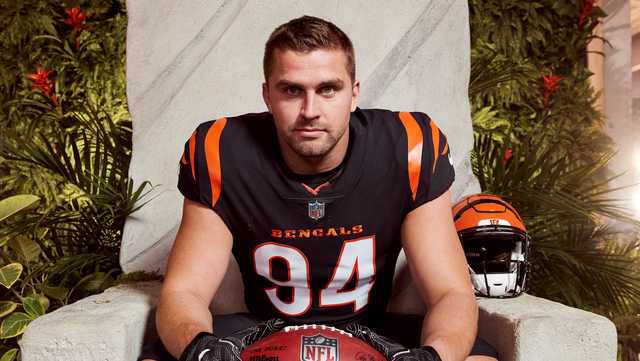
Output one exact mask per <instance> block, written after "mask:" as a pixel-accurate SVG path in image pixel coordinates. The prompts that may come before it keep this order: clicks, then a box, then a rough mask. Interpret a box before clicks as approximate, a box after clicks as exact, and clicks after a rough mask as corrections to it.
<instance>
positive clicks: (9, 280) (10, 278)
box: [0, 263, 22, 288]
mask: <svg viewBox="0 0 640 361" xmlns="http://www.w3.org/2000/svg"><path fill="white" fill-rule="evenodd" d="M21 274H22V265H21V264H20V263H10V264H8V265H6V266H4V267H2V268H0V284H1V285H3V286H5V287H6V288H11V286H13V284H14V283H16V281H17V280H18V279H19V278H20V275H21Z"/></svg>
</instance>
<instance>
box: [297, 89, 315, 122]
mask: <svg viewBox="0 0 640 361" xmlns="http://www.w3.org/2000/svg"><path fill="white" fill-rule="evenodd" d="M300 115H302V116H303V117H304V118H306V119H313V118H315V117H317V116H318V104H317V97H316V94H315V93H314V92H307V93H306V95H305V97H304V102H303V103H302V108H301V109H300Z"/></svg>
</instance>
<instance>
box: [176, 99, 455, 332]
mask: <svg viewBox="0 0 640 361" xmlns="http://www.w3.org/2000/svg"><path fill="white" fill-rule="evenodd" d="M349 127H350V128H349V129H350V131H349V148H348V151H347V155H346V158H345V160H344V162H343V165H342V168H341V170H340V172H337V173H336V174H335V176H333V177H332V178H331V179H330V180H329V181H327V182H325V183H322V184H320V185H315V186H310V185H308V184H305V183H303V182H300V181H299V177H296V176H295V174H293V173H292V172H291V170H290V169H289V168H288V167H287V166H286V164H285V162H284V160H283V158H282V154H281V152H280V148H279V146H278V141H277V135H276V130H275V126H274V122H273V118H272V115H271V114H270V113H258V114H246V115H242V116H237V117H229V118H221V119H217V120H215V121H208V122H205V123H202V124H200V125H199V126H198V127H197V129H196V130H195V131H194V132H193V134H192V136H191V137H190V139H189V140H188V141H187V142H186V144H185V148H184V153H183V155H182V158H181V160H180V174H179V181H178V188H179V190H180V191H181V192H182V194H183V195H184V196H185V197H187V198H189V199H191V200H193V201H196V202H201V203H202V204H204V205H206V206H208V207H210V208H211V209H213V210H214V211H215V212H216V213H217V214H218V215H219V216H220V217H221V218H222V220H223V221H224V222H225V224H226V225H227V227H228V228H229V230H230V231H231V234H232V235H233V254H234V256H235V258H236V260H237V261H238V264H239V266H240V270H241V273H242V278H243V282H244V289H245V301H246V305H247V308H248V309H249V311H250V312H252V313H253V314H255V315H256V316H258V317H261V318H270V317H281V318H284V319H286V320H287V321H289V322H291V323H330V324H339V323H343V322H350V321H359V322H363V323H368V322H369V321H370V320H371V319H372V316H373V315H376V314H378V315H379V314H380V313H381V312H384V311H385V309H386V306H387V301H388V299H389V294H390V288H391V282H392V279H393V274H394V269H395V264H396V259H397V256H398V253H399V251H400V249H401V242H400V227H401V224H402V221H403V219H404V217H405V215H406V214H407V213H408V212H410V211H411V210H413V209H415V208H416V207H418V206H420V205H422V204H424V203H426V202H428V201H430V200H432V199H435V198H437V197H438V196H439V195H441V194H442V193H444V192H445V191H446V190H447V189H449V187H450V185H451V183H452V182H453V179H454V171H453V167H452V165H451V161H450V157H449V145H448V143H447V140H446V137H445V136H444V134H443V133H442V132H441V131H440V130H439V129H438V127H437V126H436V124H435V122H434V121H433V120H431V119H430V118H429V117H428V116H427V115H426V114H424V113H418V112H391V111H387V110H379V109H357V110H356V111H355V112H353V113H351V117H350V121H349ZM424 232H429V230H428V229H425V230H424Z"/></svg>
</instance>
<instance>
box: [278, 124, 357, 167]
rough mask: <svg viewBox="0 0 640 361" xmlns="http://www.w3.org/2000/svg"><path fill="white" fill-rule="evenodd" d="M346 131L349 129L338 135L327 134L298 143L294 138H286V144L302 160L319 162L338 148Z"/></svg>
mask: <svg viewBox="0 0 640 361" xmlns="http://www.w3.org/2000/svg"><path fill="white" fill-rule="evenodd" d="M346 129H347V127H345V128H344V129H342V131H341V132H340V133H339V134H336V135H333V134H331V133H329V132H325V133H324V136H323V137H321V138H319V139H314V140H308V141H296V140H294V139H293V137H287V138H285V142H286V143H287V145H288V146H289V148H290V149H291V150H293V152H294V153H296V154H297V155H298V156H299V157H300V158H303V159H306V160H308V161H310V162H317V161H320V160H322V159H323V158H324V157H325V156H326V155H327V154H329V153H330V152H331V151H332V150H333V148H335V147H336V145H337V144H338V141H339V140H340V139H342V137H343V136H344V134H345V132H346Z"/></svg>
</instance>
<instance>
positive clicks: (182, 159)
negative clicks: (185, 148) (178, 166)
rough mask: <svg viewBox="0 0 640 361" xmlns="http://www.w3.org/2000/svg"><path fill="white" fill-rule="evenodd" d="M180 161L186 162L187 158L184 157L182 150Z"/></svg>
mask: <svg viewBox="0 0 640 361" xmlns="http://www.w3.org/2000/svg"><path fill="white" fill-rule="evenodd" d="M180 163H182V164H185V165H186V164H187V158H185V157H184V152H182V157H180Z"/></svg>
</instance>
